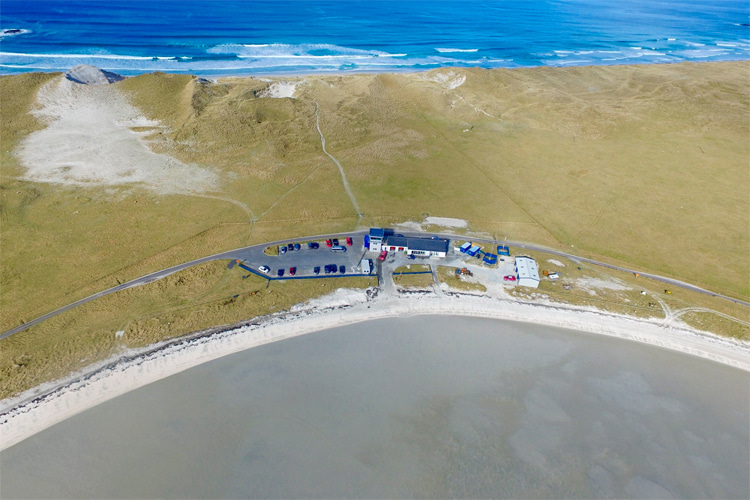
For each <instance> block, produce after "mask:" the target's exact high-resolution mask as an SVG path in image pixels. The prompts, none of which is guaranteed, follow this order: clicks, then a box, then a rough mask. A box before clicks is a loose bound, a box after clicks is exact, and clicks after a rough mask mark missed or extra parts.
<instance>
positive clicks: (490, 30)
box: [0, 0, 750, 75]
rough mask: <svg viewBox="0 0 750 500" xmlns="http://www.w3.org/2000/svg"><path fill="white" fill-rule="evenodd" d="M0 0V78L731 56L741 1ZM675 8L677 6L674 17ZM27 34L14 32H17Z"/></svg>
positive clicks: (739, 49)
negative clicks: (223, 5) (222, 4)
mask: <svg viewBox="0 0 750 500" xmlns="http://www.w3.org/2000/svg"><path fill="white" fill-rule="evenodd" d="M176 5H177V4H175V3H173V2H155V3H154V4H153V5H152V6H151V8H150V9H149V10H148V11H147V12H146V11H144V10H143V9H142V8H140V7H139V5H138V4H137V3H134V2H129V1H127V0H112V1H110V2H107V3H106V4H104V3H98V2H86V3H85V4H81V3H80V2H79V1H78V0H58V1H54V2H48V1H44V0H40V1H38V2H27V1H22V0H4V1H3V18H2V21H0V22H1V23H2V24H6V23H7V26H4V27H3V28H4V29H3V30H2V31H1V32H0V38H1V39H2V40H3V46H2V52H0V74H1V73H5V74H7V73H19V72H25V71H40V70H41V71H65V70H67V69H69V68H70V67H72V66H75V65H78V64H92V65H96V66H99V67H101V68H103V69H106V70H109V71H116V72H120V73H124V74H126V75H129V74H138V73H142V72H148V71H166V72H189V73H194V74H214V75H216V74H228V75H231V74H269V73H307V72H332V71H336V72H346V71H378V72H388V71H409V70H424V69H433V68H439V67H468V66H478V67H483V68H495V67H517V66H539V65H549V66H571V65H604V64H635V63H637V64H642V63H666V62H682V61H705V60H710V61H722V60H741V59H748V58H749V57H750V29H749V28H750V26H748V25H747V9H746V6H745V5H744V4H743V3H742V2H737V1H734V0H718V1H717V2H713V3H711V4H710V5H709V4H705V5H704V4H702V3H699V2H691V3H685V2H682V1H680V0H673V1H669V2H664V3H656V4H655V3H653V2H648V1H646V0H631V1H630V2H628V10H627V16H623V10H622V7H621V6H619V5H618V4H616V3H610V2H601V1H598V0H582V1H580V2H575V3H567V4H565V8H564V9H563V8H561V7H560V6H559V5H557V4H555V3H547V2H502V3H481V2H469V3H466V2H458V1H451V0H447V1H444V2H432V3H429V4H427V3H422V2H419V3H417V2H398V1H390V0H384V1H381V2H372V3H350V2H336V1H324V0H316V1H310V2H294V1H288V0H278V1H263V0H261V1H258V2H252V4H245V3H238V4H233V5H232V8H231V9H230V8H227V9H224V10H222V11H217V9H207V8H206V6H205V3H204V2H202V1H198V0H184V1H181V2H180V3H179V8H176V7H175V6H176ZM678 7H679V8H678ZM17 35H23V36H17Z"/></svg>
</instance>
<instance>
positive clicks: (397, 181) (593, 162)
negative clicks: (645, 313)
mask: <svg viewBox="0 0 750 500" xmlns="http://www.w3.org/2000/svg"><path fill="white" fill-rule="evenodd" d="M747 70H748V63H746V62H728V63H707V64H693V63H685V64H676V65H648V66H607V67H586V68H534V69H514V70H501V69H498V70H479V69H472V70H460V71H459V70H454V73H455V74H461V75H464V76H465V77H466V81H465V83H464V84H463V85H461V86H459V87H458V88H456V89H449V88H446V87H444V86H441V85H440V84H439V83H436V82H432V81H429V80H428V78H431V77H434V76H435V74H438V73H446V72H447V71H446V70H438V71H435V72H430V73H426V74H415V75H406V74H404V75H401V74H398V75H388V74H386V75H359V76H345V77H343V76H342V77H319V78H313V77H310V78H306V79H304V83H302V84H301V86H300V87H299V88H298V92H297V99H294V100H292V99H268V98H259V97H257V96H258V95H259V94H260V93H261V91H262V90H263V88H264V86H266V85H268V84H267V83H266V82H262V81H260V80H257V79H227V80H221V81H220V82H219V83H217V84H202V83H199V82H198V80H195V79H192V80H188V79H187V77H179V78H178V77H172V76H168V75H163V76H154V75H145V76H143V77H137V78H133V79H129V80H127V81H126V82H123V84H121V85H123V88H127V90H128V91H129V92H131V93H132V95H133V96H135V97H134V99H135V102H136V103H137V104H138V105H139V106H140V107H141V108H142V109H144V110H145V111H146V112H147V113H149V114H150V115H151V116H152V117H154V118H158V119H161V120H165V121H168V122H169V123H170V124H171V125H172V127H173V130H175V131H174V132H171V133H168V134H163V135H168V136H169V137H166V138H164V140H163V141H162V142H161V143H160V144H162V147H163V148H165V150H169V151H171V152H173V153H174V154H175V155H176V156H177V157H179V158H180V159H183V160H184V161H195V162H200V163H206V164H211V165H215V166H219V167H220V168H222V169H223V170H226V171H231V172H234V173H236V174H237V180H236V181H234V182H231V183H229V184H228V185H227V186H226V187H225V189H226V190H227V191H228V192H230V193H231V195H232V196H233V197H236V198H238V199H242V200H243V201H244V202H246V203H248V204H249V205H251V206H252V207H253V210H254V211H256V213H262V212H264V211H265V210H267V209H268V207H269V206H270V205H272V204H273V203H274V202H275V201H276V200H278V199H279V197H281V196H283V195H284V194H285V193H288V194H287V197H286V198H284V199H283V201H282V202H280V203H278V204H277V205H276V206H274V208H273V209H272V210H271V211H270V212H267V213H266V214H265V215H264V217H263V220H274V221H278V222H280V223H291V221H294V222H304V221H307V220H315V219H318V220H319V219H320V218H332V219H338V220H347V216H349V217H350V216H351V215H352V207H351V205H350V204H349V202H348V200H347V198H346V197H345V196H343V192H342V189H341V183H340V180H339V178H338V172H337V171H336V169H335V167H334V166H333V164H332V163H331V162H330V161H329V160H328V159H327V158H326V157H325V156H322V155H321V150H320V142H319V139H318V136H317V132H316V130H315V126H314V102H317V103H318V105H319V110H320V111H319V114H320V126H321V129H322V130H323V132H324V134H325V135H326V140H327V144H328V149H329V151H330V152H331V153H332V154H333V155H334V156H336V157H337V158H338V159H339V160H340V161H341V162H342V165H343V166H344V168H345V170H346V172H347V176H348V180H349V183H350V184H351V186H352V189H353V190H354V193H355V195H356V197H357V199H358V202H359V205H360V206H361V207H362V210H363V212H364V213H365V217H366V219H367V220H372V221H403V220H408V219H412V220H421V219H422V218H423V217H424V216H425V215H435V216H450V217H456V218H463V219H466V220H468V221H470V223H471V228H472V229H474V230H482V231H487V232H490V233H494V234H498V235H502V236H506V235H507V236H508V237H509V238H519V239H526V240H533V241H537V242H541V243H546V244H550V245H557V246H569V245H575V247H576V248H578V249H579V251H581V252H584V253H587V254H589V255H599V256H604V257H606V258H609V259H611V260H612V261H619V262H626V263H629V264H631V265H635V266H638V267H642V268H645V269H649V270H653V271H656V272H660V273H664V274H667V275H670V276H675V277H679V278H683V279H685V280H688V281H690V282H694V283H697V284H701V285H704V286H706V287H709V288H711V289H714V290H717V291H721V292H724V293H728V294H730V295H735V296H740V297H748V296H750V288H749V286H750V285H748V283H750V270H749V269H748V266H747V263H746V255H747V251H748V249H749V248H750V231H749V230H748V227H750V217H749V216H748V210H746V208H747V203H746V194H747V192H748V188H749V187H750V185H749V182H748V176H747V168H746V167H747V158H748V157H749V155H750V148H749V146H748V141H747V137H748V116H750V113H748V111H750V109H749V108H750V106H749V102H748V95H750V92H749V90H750V89H748V86H749V85H748V80H747V78H745V75H746V74H747ZM159 79H172V80H179V82H181V83H180V85H182V87H181V88H176V87H175V86H167V85H164V86H162V87H159V86H154V84H153V82H154V80H159ZM183 83H184V85H183ZM155 89H156V90H155ZM160 89H161V91H159V90H160ZM178 94H179V95H180V96H182V99H181V100H180V101H179V102H180V103H181V105H182V106H183V108H186V106H187V105H188V104H187V103H188V99H187V97H186V96H188V95H192V96H193V98H192V101H191V102H192V104H191V106H192V109H193V111H190V112H189V111H183V112H181V113H177V112H176V111H175V110H174V105H173V103H175V102H176V100H175V96H177V95H178ZM170 98H171V99H172V100H171V101H170ZM196 100H198V101H199V102H200V105H196V103H195V101H196ZM313 101H314V102H313ZM158 103H170V104H169V106H164V105H159V104H158ZM293 188H294V191H293V192H291V193H290V192H289V191H290V190H291V189H293ZM736 207H744V208H743V209H739V210H738V209H737V208H736Z"/></svg>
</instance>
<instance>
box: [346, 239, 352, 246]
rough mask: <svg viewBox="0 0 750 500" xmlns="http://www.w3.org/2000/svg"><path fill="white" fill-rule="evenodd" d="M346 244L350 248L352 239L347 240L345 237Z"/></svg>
mask: <svg viewBox="0 0 750 500" xmlns="http://www.w3.org/2000/svg"><path fill="white" fill-rule="evenodd" d="M346 244H347V245H349V246H352V239H351V238H349V237H347V238H346Z"/></svg>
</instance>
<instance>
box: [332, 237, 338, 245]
mask: <svg viewBox="0 0 750 500" xmlns="http://www.w3.org/2000/svg"><path fill="white" fill-rule="evenodd" d="M331 242H332V243H333V246H338V244H339V240H338V238H334V239H333V240H331Z"/></svg>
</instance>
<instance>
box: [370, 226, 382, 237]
mask: <svg viewBox="0 0 750 500" xmlns="http://www.w3.org/2000/svg"><path fill="white" fill-rule="evenodd" d="M370 236H375V237H376V238H377V237H378V236H379V237H381V238H382V237H383V236H385V229H383V228H379V227H371V228H370Z"/></svg>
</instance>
